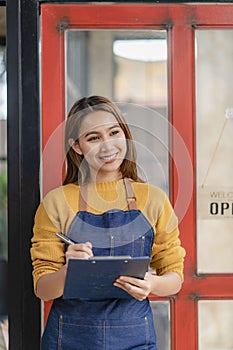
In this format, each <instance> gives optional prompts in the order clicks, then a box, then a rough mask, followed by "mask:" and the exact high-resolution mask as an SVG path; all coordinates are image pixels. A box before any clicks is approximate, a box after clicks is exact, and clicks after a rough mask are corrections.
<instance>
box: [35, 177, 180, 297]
mask: <svg viewBox="0 0 233 350" xmlns="http://www.w3.org/2000/svg"><path fill="white" fill-rule="evenodd" d="M131 184H132V186H133V189H134V193H135V197H136V201H137V207H138V209H139V210H141V212H142V213H143V214H144V215H145V217H146V218H147V220H148V221H149V222H150V224H151V225H152V227H153V229H154V233H155V237H154V244H153V247H152V252H151V263H150V267H151V268H152V269H154V270H156V273H157V274H158V275H162V274H164V273H165V272H168V271H174V272H177V273H178V274H179V275H180V276H181V278H182V279H183V260H184V256H185V250H184V248H182V247H181V245H180V240H179V238H178V236H179V230H178V227H177V218H176V216H175V214H174V212H173V208H172V206H171V204H170V202H169V200H168V198H167V196H166V194H165V193H164V192H163V191H162V190H160V189H159V188H157V187H155V186H152V185H148V184H146V183H138V182H133V181H131ZM78 208H79V186H78V185H75V184H68V185H65V186H61V187H59V188H56V189H55V190H52V191H51V192H49V193H48V194H47V195H46V197H45V198H44V200H43V202H42V203H41V204H40V206H39V207H38V209H37V212H36V215H35V224H34V228H33V232H34V235H33V238H32V248H31V257H32V263H33V278H34V288H35V291H36V284H37V281H38V279H39V278H40V277H41V276H42V275H45V274H48V273H52V272H55V271H57V270H58V269H60V268H61V267H62V265H63V264H64V263H65V256H64V244H63V243H62V242H61V240H60V239H59V238H57V236H56V235H55V233H56V232H58V231H59V232H62V233H63V234H66V233H67V231H68V229H69V226H70V224H71V222H72V220H73V219H74V217H75V214H76V213H77V211H78ZM116 208H117V209H122V210H127V209H128V206H127V202H126V192H125V187H124V183H123V180H117V181H113V182H101V183H95V184H94V183H93V184H89V185H88V207H87V210H88V211H90V212H92V213H95V214H99V213H103V212H105V211H107V210H110V209H116Z"/></svg>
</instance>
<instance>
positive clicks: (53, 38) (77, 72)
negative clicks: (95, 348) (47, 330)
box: [41, 4, 233, 350]
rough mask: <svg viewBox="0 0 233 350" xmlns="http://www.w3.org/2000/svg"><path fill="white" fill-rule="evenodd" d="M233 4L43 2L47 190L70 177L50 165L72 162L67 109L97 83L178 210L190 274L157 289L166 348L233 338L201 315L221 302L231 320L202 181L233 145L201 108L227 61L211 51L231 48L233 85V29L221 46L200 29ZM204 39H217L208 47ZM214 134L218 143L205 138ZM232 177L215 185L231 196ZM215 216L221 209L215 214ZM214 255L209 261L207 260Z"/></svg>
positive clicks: (227, 22) (216, 22) (225, 275)
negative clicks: (164, 293) (172, 286)
mask: <svg viewBox="0 0 233 350" xmlns="http://www.w3.org/2000/svg"><path fill="white" fill-rule="evenodd" d="M232 15H233V7H232V6H231V5H230V6H226V5H221V6H215V5H168V4H167V5H166V6H165V5H157V4H156V5H135V4H127V5H126V4H124V5H120V4H117V5H100V4H95V5H81V4H80V5H78V4H76V5H74V4H73V5H72V4H57V5H54V4H53V5H52V4H42V5H41V28H42V33H41V40H42V41H41V51H42V55H41V59H42V62H41V86H42V94H41V96H42V164H43V169H42V170H43V171H42V183H43V187H42V188H43V190H42V191H43V195H44V194H46V193H47V192H48V191H49V190H50V189H52V188H53V187H56V186H58V185H60V184H61V183H62V176H63V174H62V171H61V172H59V171H57V172H56V174H55V175H54V169H61V168H62V165H63V162H64V153H63V141H62V140H63V138H62V135H63V126H64V121H65V115H66V112H67V110H68V109H69V107H70V106H71V104H72V103H73V101H74V100H76V99H78V98H79V97H81V96H84V95H92V94H98V95H104V96H106V97H109V98H111V99H113V100H114V101H115V102H116V103H118V104H119V107H120V108H122V110H123V111H124V114H125V116H126V119H127V120H128V122H129V124H130V126H131V128H132V131H133V133H134V136H135V138H136V143H137V151H138V163H139V170H140V173H141V176H143V177H144V178H145V180H148V181H149V182H151V183H154V184H155V185H157V186H160V187H161V188H163V189H164V190H165V191H166V192H167V193H168V194H169V196H170V199H171V201H172V203H173V205H174V207H175V211H176V214H177V215H178V218H179V223H180V230H181V240H182V243H183V245H184V247H185V249H186V259H185V281H184V284H183V288H182V290H181V292H180V293H179V294H178V295H176V296H172V297H168V298H156V297H154V296H153V297H152V296H151V298H150V302H151V304H152V308H153V311H154V316H155V327H156V331H157V336H158V350H174V349H175V350H180V349H190V350H197V349H198V347H200V348H201V349H203V350H204V349H205V350H207V349H208V350H210V349H215V350H223V349H224V350H225V349H227V346H228V345H229V344H231V345H230V346H232V343H231V340H229V338H227V339H228V340H227V341H225V340H224V341H223V342H222V343H221V342H219V341H218V342H216V343H214V342H215V340H214V339H215V338H216V335H215V334H214V333H213V332H215V330H216V323H214V321H212V326H211V327H212V331H211V332H210V334H209V335H208V336H209V338H210V339H211V341H210V342H209V343H208V344H207V345H206V344H205V339H206V333H205V329H206V327H204V326H203V325H204V324H205V322H206V321H205V320H206V317H210V315H211V314H212V312H213V310H214V309H215V313H214V315H215V318H214V320H216V319H217V318H218V317H221V319H223V318H224V317H225V316H226V317H227V318H226V319H227V320H228V321H229V325H230V327H232V316H231V315H232V313H231V312H230V310H231V303H232V299H233V290H232V264H231V256H230V257H229V259H227V260H226V262H225V269H222V265H218V262H220V260H222V258H221V255H219V254H220V252H219V250H218V249H217V247H219V248H220V246H219V245H218V243H217V241H213V240H212V241H211V244H212V247H213V249H215V252H216V254H215V255H216V256H215V259H211V257H212V255H211V254H210V245H209V242H210V235H211V230H210V228H211V224H212V223H210V226H209V228H208V230H206V229H205V227H206V225H207V226H208V225H209V224H208V223H206V221H204V220H206V219H205V218H203V216H202V215H203V212H202V210H201V208H202V207H203V206H204V207H205V203H206V202H205V201H204V200H203V201H202V196H203V194H202V192H201V191H202V183H201V181H202V180H203V177H205V176H206V174H207V176H206V179H208V180H210V176H211V166H209V165H208V166H207V165H206V164H205V163H206V161H207V163H208V162H209V163H208V164H211V161H210V159H212V158H215V157H212V155H213V152H214V153H215V155H216V157H217V153H218V149H219V147H223V148H222V149H223V150H225V151H224V156H225V157H229V154H230V151H229V150H230V149H231V144H230V146H229V145H228V143H230V142H231V140H230V137H229V136H228V141H224V144H222V145H221V144H220V143H221V142H220V141H219V142H218V143H219V146H218V147H217V150H216V151H215V148H216V138H217V141H218V139H220V136H221V135H226V134H225V133H228V132H230V131H229V129H228V128H229V126H226V124H224V125H222V126H221V125H220V124H221V123H220V120H222V119H221V117H220V114H219V113H218V114H217V116H216V117H214V119H212V118H213V115H212V112H211V113H209V112H208V115H207V114H206V111H205V102H203V101H205V98H204V96H205V95H204V89H206V90H205V94H206V98H211V99H213V102H217V100H216V96H215V95H210V94H209V91H210V92H211V93H212V92H213V90H214V87H215V86H216V85H218V84H219V80H213V81H212V80H211V79H213V75H214V72H215V71H216V70H217V67H219V66H218V64H216V66H215V68H214V69H213V67H212V68H211V69H212V70H211V69H210V66H208V64H207V63H208V61H209V60H210V59H209V60H207V61H206V57H209V58H210V57H211V59H212V58H213V59H214V57H215V56H214V55H218V60H219V59H220V61H221V62H225V57H226V56H227V59H226V60H227V62H228V63H229V65H228V68H226V71H224V74H226V72H228V74H229V77H228V80H229V81H230V80H231V82H229V84H228V82H227V83H226V84H228V85H226V89H229V92H230V91H232V87H231V84H232V79H230V74H231V72H232V66H231V67H230V61H231V62H232V56H231V55H232V54H231V49H230V46H231V45H232V40H230V38H229V39H228V40H227V43H228V44H226V45H225V48H224V49H223V48H222V47H221V46H220V43H221V42H222V39H221V40H219V46H218V45H216V43H215V42H214V41H213V39H212V38H209V39H205V40H207V41H205V40H204V39H203V35H204V33H205V30H204V31H203V29H204V28H205V26H206V27H207V28H208V29H210V28H212V29H215V28H218V29H221V28H222V32H223V33H226V35H229V34H227V33H230V31H229V29H230V27H232ZM212 29H211V30H209V33H212ZM202 33H203V34H202ZM226 37H227V36H226ZM207 43H208V44H209V46H211V48H212V51H210V53H209V54H208V55H207V54H206V53H205V54H204V56H202V51H203V50H204V51H205V49H207ZM220 53H221V54H220ZM217 62H219V61H217ZM222 64H223V63H222ZM224 64H225V63H224ZM224 64H223V65H224ZM203 71H204V73H205V74H203ZM195 74H196V77H195ZM206 74H207V75H206ZM219 74H220V75H221V74H223V71H222V72H221V73H219ZM203 79H204V80H205V84H207V85H204V80H203ZM224 79H225V78H224ZM225 80H226V79H225ZM225 80H224V81H225ZM221 84H224V83H221ZM203 85H204V86H203ZM195 86H196V87H195ZM220 86H221V89H220V90H222V85H220ZM210 88H211V90H209V89H210ZM208 94H209V95H208ZM196 96H197V98H196ZM224 103H225V102H224ZM230 103H231V102H230V101H229V100H227V101H226V106H225V107H224V111H225V112H224V113H226V114H225V115H227V122H226V123H228V122H229V124H230V122H231V118H230V117H229V116H230V115H231V108H232V105H231V104H230ZM208 104H209V106H210V105H211V103H210V102H208ZM214 108H220V112H221V113H222V108H223V106H222V105H221V106H220V107H219V106H218V107H217V104H216V106H215V107H213V105H212V109H214ZM196 111H197V113H196ZM224 118H226V117H224ZM224 118H223V120H224V121H225V119H224ZM210 120H211V122H210ZM218 123H220V124H219V125H220V126H217V125H218ZM215 124H216V125H215ZM199 125H200V127H199ZM214 125H215V128H214ZM219 128H220V130H219V132H220V134H219V133H218V129H219ZM221 128H222V129H221ZM208 130H209V131H208ZM203 132H206V134H205V133H203ZM216 132H217V133H216ZM209 134H211V137H209ZM205 135H206V136H207V137H206V136H205ZM219 135H220V136H219ZM224 139H225V136H224ZM205 140H206V142H205ZM207 141H210V142H209V143H210V149H208V147H206V143H207ZM214 142H215V143H214ZM225 142H226V143H225ZM229 147H230V148H229ZM227 149H228V152H227V151H226V150H227ZM54 154H56V157H54V156H53V155H54ZM210 157H212V158H210ZM51 159H52V161H51ZM214 161H215V159H214V160H213V162H214ZM229 162H230V160H229V161H227V163H229ZM217 164H220V163H217ZM219 166H220V165H218V166H217V168H216V169H215V171H214V173H215V175H217V174H218V171H219V170H218V169H219ZM224 169H225V170H224V171H223V173H220V172H219V175H220V176H222V175H221V174H224V175H223V176H229V172H230V170H229V167H226V164H225V163H224ZM227 181H228V180H227ZM227 181H225V182H224V183H225V185H226V184H227V189H222V188H215V189H213V190H212V189H211V191H212V192H211V193H222V192H223V191H227V193H228V197H230V196H231V188H230V187H229V184H228V182H227ZM196 184H197V187H196ZM215 185H216V184H215V183H214V186H215ZM219 186H220V185H219ZM224 193H225V192H224ZM215 196H220V197H221V196H222V195H215ZM220 197H219V198H215V199H214V203H217V204H213V205H212V209H211V210H212V212H213V216H217V208H219V209H218V210H219V211H220V212H221V211H224V214H226V216H227V215H229V212H230V210H231V209H229V208H230V202H229V203H228V204H229V208H228V204H223V205H222V204H221V200H220V199H222V198H220ZM228 199H230V198H228ZM224 202H226V200H225V199H224ZM217 205H218V207H217ZM200 213H201V214H200ZM219 219H220V218H217V217H216V218H215V221H216V220H219ZM224 219H225V221H224V223H223V221H221V222H220V225H221V228H222V230H221V237H222V240H223V242H224V243H222V245H223V244H224V245H229V247H226V252H228V251H230V244H232V242H231V240H229V239H228V238H229V236H230V235H229V232H228V230H229V228H227V226H226V225H230V221H229V220H228V219H229V218H228V219H227V218H224ZM227 220H228V221H227ZM230 220H231V219H230ZM207 221H208V220H207ZM216 222H217V221H216ZM227 222H228V223H227ZM204 225H205V226H204ZM223 230H224V233H223ZM214 235H215V240H216V239H218V240H220V241H221V239H220V238H219V235H217V234H216V233H215V234H214ZM227 237H228V238H227ZM226 238H227V240H226ZM208 250H209V252H208V253H207V251H208ZM213 251H214V250H212V249H211V252H212V253H213ZM205 253H206V254H205ZM227 254H228V253H227ZM206 256H208V259H207V258H206ZM209 260H212V261H211V262H210V263H208V261H209ZM221 264H223V263H222V261H221ZM210 269H213V270H212V272H213V273H211V271H210ZM49 307H50V305H48V304H46V305H45V308H44V311H45V321H46V319H47V316H48V312H49ZM224 315H225V316H224ZM223 328H224V327H223ZM224 329H225V328H224ZM223 337H224V334H223ZM229 342H230V343H229ZM209 344H211V345H209ZM213 344H214V345H213ZM208 346H209V347H208ZM210 346H212V348H211V347H210ZM214 346H215V347H214ZM221 346H222V347H221ZM224 346H225V347H224Z"/></svg>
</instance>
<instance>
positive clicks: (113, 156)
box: [100, 153, 117, 161]
mask: <svg viewBox="0 0 233 350" xmlns="http://www.w3.org/2000/svg"><path fill="white" fill-rule="evenodd" d="M116 155H117V153H114V154H112V155H109V156H104V157H100V159H101V160H105V161H108V160H112V159H114V158H116Z"/></svg>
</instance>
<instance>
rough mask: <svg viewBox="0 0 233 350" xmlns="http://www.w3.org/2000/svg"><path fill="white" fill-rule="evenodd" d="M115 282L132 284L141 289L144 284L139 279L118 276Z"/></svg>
mask: <svg viewBox="0 0 233 350" xmlns="http://www.w3.org/2000/svg"><path fill="white" fill-rule="evenodd" d="M117 281H119V282H120V283H121V282H122V283H129V284H133V285H135V286H137V287H141V288H142V287H143V286H144V284H145V281H144V280H141V279H140V278H134V277H129V276H120V277H119V278H118V279H117Z"/></svg>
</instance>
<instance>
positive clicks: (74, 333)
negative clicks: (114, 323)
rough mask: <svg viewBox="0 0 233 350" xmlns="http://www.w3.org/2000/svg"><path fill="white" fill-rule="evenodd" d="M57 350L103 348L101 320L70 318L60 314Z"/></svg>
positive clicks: (98, 349) (101, 349)
mask: <svg viewBox="0 0 233 350" xmlns="http://www.w3.org/2000/svg"><path fill="white" fill-rule="evenodd" d="M58 333H59V334H58V350H83V349H85V350H93V349H96V350H103V349H104V346H103V344H104V325H103V322H102V321H100V322H95V321H93V320H87V319H85V320H80V321H77V320H71V319H70V318H69V319H66V318H65V317H63V316H60V319H59V332H58Z"/></svg>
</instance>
